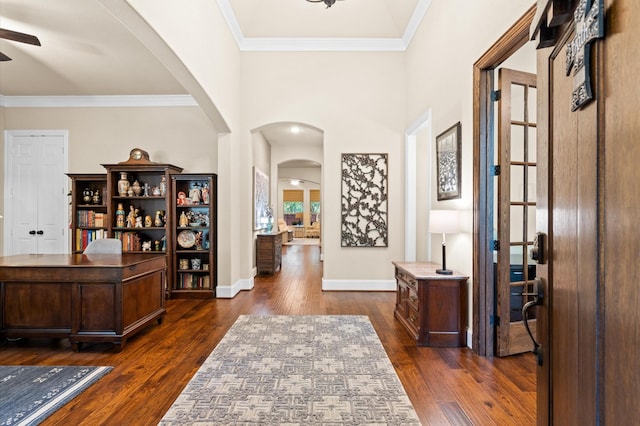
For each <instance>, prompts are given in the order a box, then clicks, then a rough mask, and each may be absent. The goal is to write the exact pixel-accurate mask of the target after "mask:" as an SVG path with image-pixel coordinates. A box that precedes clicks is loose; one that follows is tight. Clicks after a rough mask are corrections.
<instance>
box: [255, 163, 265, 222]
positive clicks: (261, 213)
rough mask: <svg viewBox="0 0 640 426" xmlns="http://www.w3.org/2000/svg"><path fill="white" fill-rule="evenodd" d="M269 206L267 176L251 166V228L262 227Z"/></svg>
mask: <svg viewBox="0 0 640 426" xmlns="http://www.w3.org/2000/svg"><path fill="white" fill-rule="evenodd" d="M268 207H269V176H268V175H267V174H266V173H264V172H263V171H262V170H260V169H258V168H257V167H254V168H253V211H254V215H253V229H254V230H258V229H260V228H263V227H264V223H262V219H263V218H266V217H267V209H268Z"/></svg>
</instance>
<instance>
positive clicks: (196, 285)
mask: <svg viewBox="0 0 640 426" xmlns="http://www.w3.org/2000/svg"><path fill="white" fill-rule="evenodd" d="M210 283H211V281H210V280H209V275H202V274H192V273H190V272H180V273H179V274H178V283H177V289H178V290H209V289H211V284H210Z"/></svg>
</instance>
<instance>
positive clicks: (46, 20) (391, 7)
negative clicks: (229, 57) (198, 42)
mask: <svg viewBox="0 0 640 426" xmlns="http://www.w3.org/2000/svg"><path fill="white" fill-rule="evenodd" d="M122 1H125V0H122ZM210 1H215V0H210ZM217 1H218V4H219V5H220V7H221V9H222V11H223V13H224V15H225V18H226V20H227V22H228V24H229V27H230V29H231V31H232V33H233V34H234V36H235V38H236V40H237V42H238V44H239V46H240V48H241V49H243V50H291V49H307V50H309V49H311V50H320V49H322V50H344V49H352V50H358V49H360V50H398V49H402V48H403V46H406V44H408V42H409V41H410V37H411V36H412V35H413V31H414V30H415V27H416V26H417V24H418V23H419V21H420V20H421V19H422V16H423V15H424V13H425V11H426V9H427V7H428V5H429V3H430V0H398V1H389V0H338V1H337V2H336V3H335V4H334V5H333V6H332V7H331V8H326V7H325V5H324V4H323V3H309V2H307V1H305V0H217ZM0 28H5V29H10V30H14V31H20V32H25V33H29V34H34V35H36V36H37V37H38V38H39V39H40V41H41V43H42V46H41V47H37V46H32V45H27V44H22V43H17V42H14V41H7V40H0V52H3V53H4V54H6V55H8V56H9V57H11V58H12V59H13V60H12V61H9V62H0V94H1V95H5V96H27V95H28V96H55V95H58V96H63V95H76V96H100V95H170V94H186V90H185V89H184V88H183V87H182V86H181V85H180V84H179V83H178V82H177V81H176V80H175V78H173V77H172V75H171V74H170V73H169V72H168V71H167V70H166V69H165V68H164V67H163V66H162V65H161V64H160V62H159V61H158V60H156V59H155V58H154V56H153V55H152V54H151V53H150V52H149V51H148V50H147V49H146V48H145V47H144V46H143V44H142V43H141V42H139V41H138V40H137V39H136V38H135V37H133V36H132V35H131V34H130V33H129V31H128V30H127V29H126V28H124V27H123V26H122V24H121V23H120V22H119V21H117V20H116V19H115V18H114V17H113V16H112V15H111V13H110V12H109V11H108V10H107V9H106V8H105V7H104V6H103V5H102V3H101V2H100V1H98V0H0ZM185 30H186V29H185Z"/></svg>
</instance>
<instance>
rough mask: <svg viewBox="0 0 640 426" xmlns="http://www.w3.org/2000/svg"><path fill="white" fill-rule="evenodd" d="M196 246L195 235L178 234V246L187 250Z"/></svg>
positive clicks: (187, 233)
mask: <svg viewBox="0 0 640 426" xmlns="http://www.w3.org/2000/svg"><path fill="white" fill-rule="evenodd" d="M195 244H196V234H195V232H193V231H182V232H180V233H179V234H178V245H179V246H180V247H182V248H185V249H188V248H191V247H193V246H194V245H195Z"/></svg>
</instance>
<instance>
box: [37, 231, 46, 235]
mask: <svg viewBox="0 0 640 426" xmlns="http://www.w3.org/2000/svg"><path fill="white" fill-rule="evenodd" d="M36 234H38V235H42V234H44V231H42V230H40V231H38V232H36Z"/></svg>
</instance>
